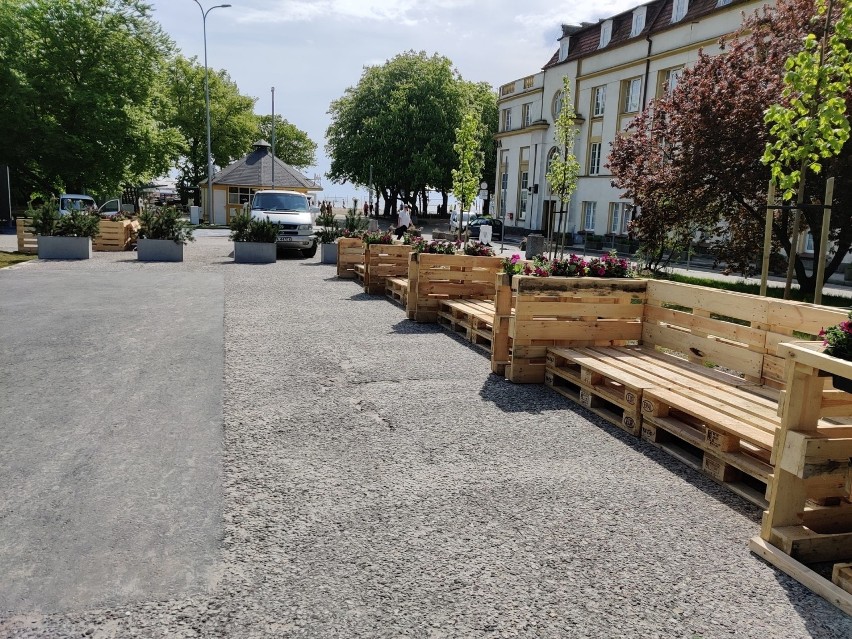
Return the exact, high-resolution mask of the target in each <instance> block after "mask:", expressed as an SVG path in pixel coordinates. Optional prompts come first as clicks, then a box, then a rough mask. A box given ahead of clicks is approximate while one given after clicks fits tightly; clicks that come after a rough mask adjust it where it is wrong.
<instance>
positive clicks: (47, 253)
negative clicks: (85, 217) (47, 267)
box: [38, 235, 92, 260]
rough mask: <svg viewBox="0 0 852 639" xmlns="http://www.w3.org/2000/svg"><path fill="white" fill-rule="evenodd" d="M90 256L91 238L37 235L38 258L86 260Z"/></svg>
mask: <svg viewBox="0 0 852 639" xmlns="http://www.w3.org/2000/svg"><path fill="white" fill-rule="evenodd" d="M91 257H92V238H90V237H61V236H49V235H39V236H38V258H39V259H40V260H88V259H89V258H91Z"/></svg>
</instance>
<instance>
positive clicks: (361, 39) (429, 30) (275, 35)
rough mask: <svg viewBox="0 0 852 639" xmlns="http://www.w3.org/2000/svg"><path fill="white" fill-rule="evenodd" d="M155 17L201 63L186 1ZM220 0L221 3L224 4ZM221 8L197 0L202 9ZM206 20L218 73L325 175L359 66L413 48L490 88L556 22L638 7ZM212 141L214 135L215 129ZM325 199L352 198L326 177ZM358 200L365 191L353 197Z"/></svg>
mask: <svg viewBox="0 0 852 639" xmlns="http://www.w3.org/2000/svg"><path fill="white" fill-rule="evenodd" d="M149 1H151V4H152V5H153V7H154V17H155V18H156V19H157V20H158V21H159V22H160V24H161V25H162V26H163V28H164V29H165V30H166V32H167V33H169V35H170V36H171V37H172V39H174V40H175V42H177V44H178V46H179V47H180V49H181V51H182V52H183V54H184V55H186V56H189V57H191V56H198V59H199V60H200V61H203V54H204V47H203V38H202V20H201V11H200V10H199V8H198V5H197V4H196V3H195V2H194V1H193V0H155V1H154V0H149ZM226 1H227V0H226ZM219 3H220V2H217V1H213V0H201V4H202V5H203V6H204V7H205V8H208V7H210V6H213V5H214V4H219ZM230 3H231V4H232V5H233V6H231V7H230V8H226V9H214V10H213V11H211V12H210V14H209V15H208V17H207V54H208V62H209V64H210V66H211V67H212V68H218V69H225V70H227V71H228V73H229V74H230V76H231V78H232V79H233V80H234V81H235V82H236V83H237V85H238V86H239V87H240V91H241V92H242V93H244V94H246V95H251V96H253V97H256V98H259V99H258V103H257V106H256V108H255V110H256V111H257V112H258V113H269V112H270V108H271V106H270V88H271V87H273V86H274V87H275V111H276V113H281V114H283V115H284V117H286V118H287V119H288V120H290V121H291V122H293V123H294V124H295V125H296V126H298V127H299V128H300V129H302V130H304V131H306V132H307V133H308V135H309V136H310V137H311V139H313V140H314V141H315V142H317V144H318V146H319V148H318V150H317V166H315V167H311V168H309V169H306V170H305V173H306V174H307V175H308V176H309V177H313V175H314V174H320V175H323V174H324V173H325V172H326V171H327V170H328V167H329V161H328V158H327V157H326V156H325V151H324V146H325V139H324V136H325V130H326V128H327V127H328V124H329V118H328V115H327V113H326V112H327V111H328V105H329V103H330V102H331V101H332V100H334V99H335V98H338V97H340V96H341V95H342V94H343V92H344V91H345V90H346V88H347V87H349V86H353V85H355V84H357V83H358V80H359V78H360V77H361V72H362V70H363V67H364V66H365V65H371V64H381V63H383V62H384V61H385V60H387V59H389V58H392V57H393V56H394V55H396V54H398V53H401V52H403V51H407V50H409V49H414V50H416V51H421V50H423V51H426V52H427V53H430V54H431V53H435V52H437V53H439V54H441V55H445V56H447V57H448V58H450V59H451V60H452V61H453V63H454V64H455V66H456V68H457V69H458V71H459V72H460V73H461V75H462V77H464V78H465V79H466V80H471V81H475V82H482V81H484V82H488V83H489V84H491V85H492V86H494V87H495V88H496V87H498V86H499V85H501V84H503V83H505V82H509V81H511V80H514V79H517V78H521V77H524V76H526V75H529V74H531V73H535V72H536V71H538V70H539V69H540V68H541V67H542V65H544V63H545V62H547V60H548V59H549V58H550V56H551V55H552V54H553V52H554V51H556V48H557V43H556V38H557V37H558V36H559V33H560V24H562V23H563V22H570V23H579V22H580V21H584V20H585V21H590V22H591V21H596V20H598V19H600V18H603V17H607V16H610V15H614V14H616V13H619V12H621V11H624V10H626V9H629V8H631V7H633V6H637V5H639V4H642V3H641V1H639V2H637V1H636V0H600V1H598V2H593V3H591V2H590V3H582V4H574V5H573V6H572V5H571V4H569V3H558V4H557V3H554V2H552V0H526V1H525V2H511V1H509V0H494V1H492V2H473V1H470V0H431V1H430V2H423V1H422V0H315V1H310V0H230ZM213 134H214V135H215V131H214V132H213ZM323 185H324V187H325V195H326V196H348V197H351V196H352V195H353V194H355V191H354V189H353V188H352V187H351V185H334V184H331V183H330V182H329V181H328V180H326V179H324V180H323ZM358 195H359V196H362V194H358Z"/></svg>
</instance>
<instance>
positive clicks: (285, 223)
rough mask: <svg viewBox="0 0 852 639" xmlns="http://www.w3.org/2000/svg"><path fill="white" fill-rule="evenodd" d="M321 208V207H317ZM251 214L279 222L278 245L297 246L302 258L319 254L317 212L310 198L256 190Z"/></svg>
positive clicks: (297, 194)
mask: <svg viewBox="0 0 852 639" xmlns="http://www.w3.org/2000/svg"><path fill="white" fill-rule="evenodd" d="M317 210H318V209H317ZM250 211H251V216H252V218H254V219H258V220H263V219H265V218H267V217H268V218H269V221H270V222H272V223H273V224H277V225H278V241H277V244H278V248H286V249H297V250H299V251H301V252H302V257H307V258H310V257H313V256H314V255H316V253H317V237H316V235H314V220H315V219H316V213H313V212H312V211H311V207H310V206H309V204H308V198H307V196H306V195H305V194H304V193H297V192H296V191H277V190H275V191H273V190H271V189H270V190H266V191H256V192H255V194H254V197H253V198H252V200H251V208H250Z"/></svg>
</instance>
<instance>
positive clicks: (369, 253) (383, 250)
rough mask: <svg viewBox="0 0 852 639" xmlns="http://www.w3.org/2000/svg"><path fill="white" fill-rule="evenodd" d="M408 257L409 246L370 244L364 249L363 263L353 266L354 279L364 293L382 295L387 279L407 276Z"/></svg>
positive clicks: (409, 253) (409, 252)
mask: <svg viewBox="0 0 852 639" xmlns="http://www.w3.org/2000/svg"><path fill="white" fill-rule="evenodd" d="M410 255H411V246H406V245H403V244H371V245H369V246H367V247H366V249H365V252H364V262H363V263H362V264H356V265H355V277H356V278H358V279H359V280H360V281H361V282H362V284H363V286H364V292H365V293H369V294H371V295H383V294H384V293H385V288H386V286H385V283H386V281H387V279H388V278H389V277H402V276H405V275H407V274H408V261H409V256H410Z"/></svg>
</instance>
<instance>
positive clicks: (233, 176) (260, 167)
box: [213, 140, 321, 191]
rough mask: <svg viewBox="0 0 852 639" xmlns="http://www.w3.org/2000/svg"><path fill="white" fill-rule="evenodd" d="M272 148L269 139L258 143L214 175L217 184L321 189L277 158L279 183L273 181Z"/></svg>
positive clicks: (276, 173) (276, 170)
mask: <svg viewBox="0 0 852 639" xmlns="http://www.w3.org/2000/svg"><path fill="white" fill-rule="evenodd" d="M272 161H273V158H272V147H271V146H270V144H269V143H268V142H266V140H259V141H258V142H255V143H254V150H253V151H252V152H251V153H249V154H248V155H247V156H245V157H244V158H243V159H241V160H237V161H236V162H233V163H231V164H229V165H228V166H226V167H225V168H224V169H222V170H221V171H220V172H219V173H217V174H216V175H215V176H214V177H213V184H228V185H232V186H254V187H261V186H264V187H267V188H276V189H293V188H300V189H308V190H310V191H319V190H321V189H320V187H319V186H317V184H316V183H315V182H314V181H313V180H309V179H308V178H306V177H305V176H304V175H302V174H301V173H300V172H299V171H297V170H296V169H294V168H293V167H292V166H290V165H289V164H286V163H285V162H282V161H281V160H280V159H279V158H275V184H274V185H273V184H272Z"/></svg>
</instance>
